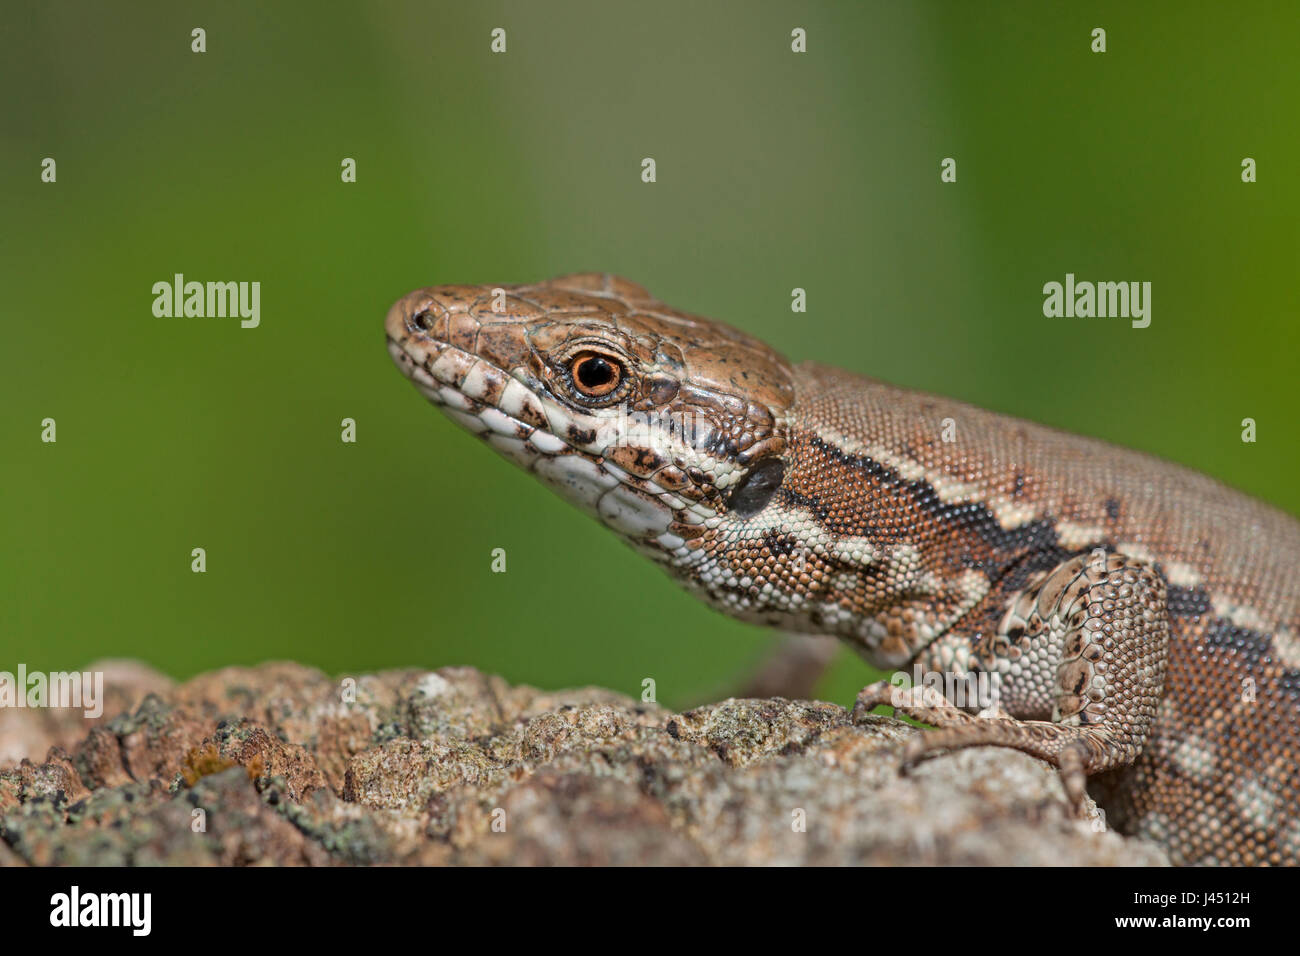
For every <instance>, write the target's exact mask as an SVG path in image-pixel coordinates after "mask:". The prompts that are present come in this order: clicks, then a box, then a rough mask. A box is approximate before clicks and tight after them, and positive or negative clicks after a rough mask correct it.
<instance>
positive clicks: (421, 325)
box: [411, 309, 433, 332]
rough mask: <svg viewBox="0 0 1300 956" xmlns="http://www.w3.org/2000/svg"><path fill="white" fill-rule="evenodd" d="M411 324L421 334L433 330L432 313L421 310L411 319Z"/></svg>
mask: <svg viewBox="0 0 1300 956" xmlns="http://www.w3.org/2000/svg"><path fill="white" fill-rule="evenodd" d="M411 324H412V325H413V326H415V327H416V328H417V329H419V330H420V331H421V332H428V331H430V330H431V329H432V328H433V313H432V312H430V311H429V310H428V309H421V310H420V311H419V312H417V313H415V315H413V316H412V317H411Z"/></svg>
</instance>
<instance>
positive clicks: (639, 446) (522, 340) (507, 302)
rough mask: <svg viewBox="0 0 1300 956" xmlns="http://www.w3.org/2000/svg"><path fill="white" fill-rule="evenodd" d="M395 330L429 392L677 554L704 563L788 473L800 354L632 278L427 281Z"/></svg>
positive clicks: (632, 533)
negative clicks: (676, 304)
mask: <svg viewBox="0 0 1300 956" xmlns="http://www.w3.org/2000/svg"><path fill="white" fill-rule="evenodd" d="M386 331H387V335H388V349H389V353H390V354H391V355H392V357H393V361H394V362H396V363H397V366H398V368H400V369H401V370H402V372H403V373H404V374H405V375H406V376H407V377H408V378H409V379H410V380H411V381H412V382H413V383H414V384H415V386H416V388H417V389H419V390H420V392H421V393H422V394H423V395H424V396H425V397H426V398H428V399H429V400H430V401H431V402H433V403H434V404H436V405H438V406H440V407H441V408H442V409H443V411H444V412H446V414H448V415H449V416H451V417H452V418H453V419H454V420H456V421H457V422H459V423H460V424H461V425H463V426H465V427H466V428H467V429H469V430H470V431H472V432H474V433H476V434H478V435H479V436H481V437H482V438H483V439H484V440H485V441H487V442H488V444H490V445H492V446H493V447H494V448H496V449H497V451H499V452H500V453H501V454H503V455H504V456H506V457H507V458H509V459H511V460H512V461H514V462H515V463H516V464H518V465H521V466H522V467H524V468H525V469H527V470H529V471H531V472H532V473H534V474H535V475H536V476H537V477H538V478H540V479H541V480H542V481H544V482H546V483H547V484H549V485H551V486H552V487H553V488H555V489H556V490H557V491H558V492H559V493H560V494H561V495H562V496H564V497H565V498H568V499H569V500H570V501H572V502H573V503H575V504H577V505H578V506H580V507H581V508H583V509H584V510H586V511H588V512H590V513H592V514H593V515H595V516H596V517H597V518H598V519H599V520H601V521H602V522H604V523H605V524H607V525H609V526H610V527H611V528H613V529H615V530H616V531H618V532H619V533H620V534H622V535H623V536H624V537H626V538H627V539H628V540H629V541H630V542H631V543H632V544H633V545H635V546H637V547H638V548H639V549H641V550H643V551H646V552H648V553H650V554H651V555H652V556H654V557H656V558H658V559H660V560H663V561H665V562H667V563H669V564H673V565H678V566H682V565H685V564H689V563H691V562H692V561H693V560H697V559H700V558H703V556H704V552H705V551H707V550H708V546H709V542H710V540H711V539H714V538H716V537H717V536H718V535H719V534H723V533H725V529H726V527H727V525H728V523H729V522H735V521H743V520H744V519H745V518H746V517H747V516H749V515H752V514H754V513H756V512H757V511H758V510H761V509H762V507H763V506H764V505H765V504H766V503H767V501H768V499H769V498H771V496H772V494H773V493H774V492H775V491H776V489H777V488H778V487H779V485H780V483H781V478H782V474H783V472H784V467H785V466H784V462H783V461H782V459H781V457H780V455H781V453H782V451H783V450H784V449H785V443H786V435H787V425H788V417H789V415H788V413H789V409H790V407H791V405H792V403H793V400H794V391H793V384H792V372H791V369H790V366H789V364H788V363H787V362H786V360H785V359H784V358H782V357H781V356H779V355H777V354H776V353H775V352H773V351H772V350H771V349H770V348H768V347H767V346H766V345H764V344H763V343H762V342H759V341H758V340H756V339H753V338H750V337H749V336H747V335H745V334H743V333H741V332H739V331H737V330H735V329H733V328H730V327H729V326H726V325H722V324H721V323H717V322H712V321H709V320H706V319H701V318H696V317H693V316H690V315H686V314H684V313H680V312H676V311H674V310H672V309H670V308H668V307H667V306H665V305H663V304H662V303H660V302H658V301H656V300H655V299H653V298H652V297H651V296H650V294H649V293H648V292H646V290H645V289H643V288H641V287H640V286H637V285H634V284H633V283H630V282H627V281H626V280H623V279H619V278H616V277H613V276H607V275H573V276H565V277H562V278H559V279H554V280H552V281H550V282H544V283H539V284H536V285H524V286H504V287H494V286H468V285H456V286H437V287H434V288H427V289H419V290H416V291H415V292H412V293H410V294H409V295H407V296H405V297H403V298H402V299H400V300H399V301H398V302H396V303H395V304H394V305H393V307H392V308H391V309H390V310H389V312H388V318H387V322H386Z"/></svg>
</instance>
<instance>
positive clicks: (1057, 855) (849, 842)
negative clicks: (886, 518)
mask: <svg viewBox="0 0 1300 956" xmlns="http://www.w3.org/2000/svg"><path fill="white" fill-rule="evenodd" d="M91 669H100V670H104V671H105V672H106V677H105V688H106V691H107V692H108V694H109V697H110V703H109V705H108V706H107V707H106V710H105V716H104V717H103V718H101V719H99V720H98V721H94V722H91V721H87V720H85V719H84V718H83V717H82V715H81V713H80V712H79V711H77V712H66V711H50V710H46V711H38V710H26V709H24V710H7V711H0V767H3V768H4V769H2V770H0V863H8V864H23V863H28V864H36V865H50V864H91V865H147V864H173V865H190V864H227V865H230V864H253V863H261V864H268V863H269V864H304V865H336V864H370V863H396V864H539V865H545V864H614V865H623V864H631V865H637V864H651V865H671V864H715V865H747V864H805V863H811V864H881V865H910V864H976V865H978V864H1044V865H1064V866H1089V865H1106V864H1119V865H1158V864H1162V863H1164V862H1165V858H1164V856H1163V854H1162V853H1161V852H1160V851H1159V850H1158V849H1156V848H1155V847H1153V846H1151V845H1149V844H1145V843H1140V842H1137V841H1133V840H1126V839H1124V838H1122V837H1120V836H1118V835H1116V834H1114V833H1105V832H1103V833H1098V832H1094V830H1093V828H1092V826H1090V825H1089V824H1088V823H1086V822H1083V821H1079V820H1075V819H1073V818H1071V816H1070V813H1069V811H1068V810H1067V808H1066V804H1065V801H1064V797H1063V794H1062V790H1061V785H1060V782H1059V780H1058V778H1057V775H1056V773H1055V771H1053V770H1051V769H1050V768H1049V767H1047V766H1046V765H1045V764H1043V763H1041V762H1040V761H1037V760H1034V759H1032V758H1030V757H1027V756H1024V755H1022V754H1019V753H1015V752H1012V751H1007V750H997V749H991V748H979V749H972V750H967V751H963V752H960V753H954V754H951V755H944V756H940V757H937V758H935V759H932V760H929V761H926V762H925V763H923V764H921V765H920V766H918V767H916V768H914V769H912V770H911V771H909V772H908V773H906V774H900V773H899V764H898V749H899V746H900V745H901V743H902V742H903V741H905V740H906V739H908V737H909V736H910V735H912V734H914V733H918V732H920V731H917V730H916V729H915V728H913V727H911V726H909V725H907V724H904V723H901V722H899V721H896V720H893V719H892V718H887V717H875V716H873V717H869V718H867V719H866V720H865V721H864V722H863V723H861V724H857V725H855V724H854V723H853V722H852V720H851V719H850V716H849V714H848V712H847V711H845V710H844V708H842V707H839V706H836V705H833V704H826V703H818V702H807V701H789V700H783V699H780V698H774V699H770V700H726V701H722V702H721V703H717V704H711V705H709V706H706V707H700V708H697V709H695V710H692V711H689V712H686V713H679V714H675V713H672V712H670V711H668V710H666V709H664V708H661V707H659V706H657V705H655V704H643V703H639V702H637V701H634V700H632V699H630V698H627V697H624V696H622V695H621V694H616V693H613V692H612V691H606V690H599V689H593V688H587V689H581V690H569V691H557V692H545V691H539V690H536V689H534V688H532V687H526V686H511V685H510V684H507V683H506V682H505V681H504V680H502V679H501V678H499V677H494V676H490V675H486V674H481V673H479V672H478V671H475V670H473V669H471V668H445V669H443V670H440V671H436V672H422V671H388V672H383V673H379V674H372V675H367V676H364V677H359V678H356V680H355V682H352V683H350V682H348V681H347V680H346V679H331V678H329V677H326V676H325V675H324V674H322V673H320V672H318V671H315V670H313V669H311V668H308V667H303V666H300V665H297V664H285V663H277V664H265V665H262V666H260V667H256V668H229V669H226V670H221V671H216V672H213V673H210V674H204V675H201V676H199V677H196V678H194V679H193V680H191V681H188V682H186V683H184V684H179V685H176V684H173V683H172V682H171V681H169V680H167V679H166V678H164V677H162V676H161V675H159V674H157V673H156V672H153V671H151V670H149V669H148V668H145V667H142V666H140V665H134V664H130V663H127V662H110V663H105V664H101V665H92V667H91ZM349 688H354V697H353V696H350V695H349V693H348V692H349ZM41 754H44V758H43V760H42V758H41V756H40V755H41ZM24 756H26V757H34V758H35V759H36V760H40V761H41V762H39V763H34V762H32V761H31V760H29V759H21V760H20V759H19V758H21V757H24ZM801 821H802V826H799V824H800V822H801Z"/></svg>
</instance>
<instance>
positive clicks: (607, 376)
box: [578, 357, 614, 388]
mask: <svg viewBox="0 0 1300 956" xmlns="http://www.w3.org/2000/svg"><path fill="white" fill-rule="evenodd" d="M613 378H614V366H612V365H610V364H609V363H608V362H606V361H605V360H604V359H603V358H599V357H592V358H589V359H583V360H582V362H580V363H579V364H578V381H579V383H581V384H583V385H585V386H587V388H600V386H602V385H608V384H609V383H610V382H611V381H612V380H613Z"/></svg>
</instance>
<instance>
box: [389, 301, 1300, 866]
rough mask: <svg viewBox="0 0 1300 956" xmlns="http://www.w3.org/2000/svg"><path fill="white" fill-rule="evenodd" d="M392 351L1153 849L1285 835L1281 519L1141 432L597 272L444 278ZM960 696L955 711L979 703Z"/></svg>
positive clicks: (1265, 852) (920, 710)
mask: <svg viewBox="0 0 1300 956" xmlns="http://www.w3.org/2000/svg"><path fill="white" fill-rule="evenodd" d="M386 327H387V334H388V343H389V351H390V353H391V354H392V356H393V359H394V361H395V362H396V363H397V364H398V366H399V367H400V368H401V369H402V371H403V372H404V373H405V374H406V375H407V376H408V377H409V378H411V380H412V381H413V382H414V384H415V385H416V386H417V388H419V389H420V391H421V392H422V393H423V394H425V396H426V397H428V398H429V399H430V400H431V401H433V402H434V403H436V404H438V405H440V406H442V407H443V409H444V410H445V411H446V412H447V413H448V414H449V415H451V416H452V417H453V418H455V419H456V420H457V421H459V422H460V423H461V424H463V425H465V426H466V427H467V428H469V429H470V430H472V431H474V432H476V433H478V434H480V435H482V437H484V439H485V440H487V441H488V443H489V444H492V445H493V446H494V447H495V448H497V450H498V451H500V452H501V453H502V454H504V455H506V456H507V457H509V458H511V459H512V460H514V461H515V462H516V463H518V464H520V465H522V466H523V467H524V468H526V469H528V470H529V471H531V472H532V473H533V474H535V475H536V476H537V477H539V478H540V479H542V480H543V481H545V482H547V483H548V484H550V485H552V486H553V487H555V488H556V489H557V490H558V491H559V492H560V493H561V494H562V495H564V496H565V497H567V498H569V499H570V500H571V501H573V502H575V503H576V504H578V505H579V506H581V507H583V508H585V509H586V510H587V511H589V512H590V513H592V514H594V515H595V516H596V517H597V518H598V519H599V520H601V521H603V522H604V523H605V524H607V525H608V526H610V527H611V528H613V529H614V530H616V531H617V532H619V533H620V534H621V535H622V536H623V537H624V538H625V539H626V540H628V541H629V543H631V544H632V545H633V546H634V547H636V548H637V549H638V550H640V551H642V552H644V553H645V554H647V555H648V556H650V557H651V558H653V559H654V560H655V561H657V562H659V563H660V564H662V565H663V566H665V567H666V568H667V569H668V570H669V572H670V573H672V574H673V575H675V576H676V577H677V578H678V579H679V580H680V581H681V582H682V583H683V584H684V585H685V586H686V587H688V588H689V589H690V590H692V591H694V592H695V593H697V594H698V595H700V596H701V597H702V598H704V599H705V600H706V601H708V602H709V603H710V604H712V605H713V606H715V607H717V608H719V609H721V610H722V611H724V612H726V613H728V614H731V615H733V616H736V617H739V618H742V619H745V620H750V621H754V622H758V623H761V624H765V625H770V626H774V627H779V628H782V629H785V630H788V631H792V632H795V633H806V634H833V635H836V636H838V637H840V638H841V639H843V640H844V641H846V642H847V643H849V644H850V645H852V646H853V647H854V648H855V649H856V650H857V651H858V652H859V653H861V654H862V655H863V656H864V657H865V658H866V659H867V660H868V661H870V662H871V663H872V664H874V665H875V666H877V667H882V668H903V667H907V668H912V667H916V668H919V669H920V670H922V671H924V672H926V673H940V674H945V675H950V676H952V677H955V678H958V679H959V680H958V681H957V682H956V684H945V685H944V686H945V687H949V688H950V687H952V686H961V681H970V680H972V679H979V678H985V679H987V680H986V682H985V685H982V686H987V687H991V688H992V694H991V696H988V695H985V696H982V697H980V699H979V700H978V702H977V704H972V703H970V702H969V701H963V700H960V699H957V700H954V699H951V698H952V697H953V694H952V693H951V692H950V691H945V694H946V697H945V698H944V699H939V700H935V699H934V698H933V697H930V698H927V697H926V696H925V695H923V694H922V695H919V696H917V695H913V697H911V698H909V699H907V700H906V701H903V702H901V704H900V701H899V699H898V697H897V695H896V694H891V691H892V688H891V687H890V686H889V685H887V684H885V683H884V682H882V683H881V684H878V685H872V687H869V688H867V689H866V690H864V691H863V693H862V695H860V697H859V702H858V703H859V709H860V710H866V709H870V708H871V707H873V706H875V705H876V704H880V703H890V702H893V703H895V704H899V705H900V706H899V709H900V710H902V711H904V712H906V713H908V714H910V715H912V716H915V717H917V718H918V719H921V720H923V721H924V722H926V723H929V724H932V725H934V726H935V727H937V728H939V729H937V730H934V731H930V732H928V733H927V734H925V735H924V736H923V737H922V738H921V740H922V742H921V743H920V744H919V745H918V746H916V747H914V748H912V750H911V752H910V754H909V759H915V758H918V757H920V756H923V755H924V754H925V753H927V752H932V751H934V750H938V749H942V748H951V747H962V746H971V745H979V744H996V745H1002V746H1010V747H1014V748H1017V749H1020V750H1024V751H1026V752H1029V753H1032V754H1035V755H1037V756H1040V757H1042V758H1044V759H1047V760H1049V761H1051V762H1052V763H1054V764H1055V765H1057V766H1058V767H1060V768H1061V769H1062V772H1063V775H1064V779H1065V782H1066V786H1067V791H1070V792H1071V794H1072V796H1074V797H1075V798H1076V800H1077V799H1081V795H1082V790H1083V781H1084V778H1085V777H1087V778H1088V781H1087V782H1088V786H1089V790H1090V792H1091V793H1092V795H1093V796H1094V797H1096V798H1097V800H1098V802H1099V804H1100V805H1101V806H1102V807H1104V809H1105V810H1106V812H1107V814H1108V815H1109V822H1110V823H1112V824H1113V825H1115V826H1116V827H1117V828H1118V829H1120V830H1122V831H1124V832H1128V833H1133V834H1137V835H1140V836H1143V837H1146V838H1148V839H1152V840H1155V841H1156V842H1159V843H1160V844H1162V845H1163V846H1165V847H1166V849H1167V850H1168V852H1169V854H1170V857H1171V859H1173V860H1174V861H1175V862H1178V863H1225V864H1282V863H1292V864H1294V863H1296V862H1297V861H1298V860H1300V820H1298V819H1297V808H1298V806H1300V771H1298V770H1297V762H1298V761H1300V638H1298V637H1297V635H1300V581H1298V580H1297V574H1296V572H1297V565H1300V523H1297V522H1296V520H1295V519H1293V518H1292V517H1290V516H1289V515H1286V514H1284V513H1282V512H1280V511H1278V510H1276V509H1273V508H1271V507H1268V506H1266V505H1263V504H1260V503H1258V502H1256V501H1254V500H1253V499H1250V498H1248V497H1246V496H1244V495H1242V494H1240V493H1237V492H1235V491H1233V490H1231V489H1228V488H1226V487H1225V486H1223V485H1221V484H1219V483H1218V482H1216V481H1214V480H1212V479H1210V478H1208V477H1205V476H1203V475H1200V474H1197V473H1195V472H1193V471H1190V470H1188V469H1185V468H1181V467H1178V466H1175V465H1172V464H1169V463H1167V462H1164V461H1161V460H1159V459H1156V458H1153V457H1150V456H1148V455H1144V454H1140V453H1138V452H1134V451H1128V450H1125V449H1120V448H1116V447H1114V446H1111V445H1107V444H1105V443H1103V442H1100V441H1096V440H1093V439H1088V438H1082V437H1079V436H1075V435H1070V434H1067V433H1064V432H1060V431H1056V430H1053V429H1050V428H1047V427H1044V426H1041V425H1037V424H1033V423H1031V422H1026V421H1021V420H1018V419H1014V418H1009V417H1006V416H1002V415H997V414H994V413H991V412H987V411H983V410H981V409H978V408H974V407H972V406H969V405H965V404H963V403H960V402H956V401H952V400H949V399H944V398H939V397H936V396H931V395H925V394H921V393H917V392H911V391H907V390H904V389H900V388H896V387H894V386H890V385H886V384H883V383H880V382H876V381H872V380H868V379H864V378H860V377H858V376H855V375H851V374H849V373H847V372H842V371H839V370H836V369H832V368H828V367H825V366H821V365H817V364H814V363H804V364H800V365H792V364H791V363H789V362H788V361H787V360H786V359H785V358H783V357H782V356H780V355H778V354H777V353H775V352H774V351H773V350H772V349H770V348H769V347H768V346H766V345H765V344H763V343H762V342H760V341H758V340H756V339H754V338H752V337H750V336H748V335H746V334H744V333H742V332H740V331H738V330H736V329H733V328H731V327H729V326H726V325H723V324H722V323H718V322H712V321H710V320H707V319H702V318H699V317H695V316H691V315H688V314H685V313H682V312H678V311H676V310H673V309H671V308H669V307H668V306H666V305H664V304H663V303H660V302H658V301H657V300H655V299H654V298H653V297H652V296H651V295H650V294H649V293H648V292H646V290H645V289H643V288H641V287H639V286H637V285H635V284H633V283H630V282H627V281H626V280H623V279H618V278H615V277H612V276H603V275H575V276H566V277H562V278H559V279H555V280H552V281H550V282H545V283H539V284H535V285H527V286H510V287H492V286H441V287H436V288H429V289H420V290H417V291H415V292H412V293H411V294H410V295H408V296H406V297H404V298H403V299H401V300H400V301H398V302H397V303H396V304H395V305H394V306H393V308H392V309H391V310H390V312H389V314H388V318H387V323H386ZM975 711H978V714H976V713H975Z"/></svg>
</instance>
